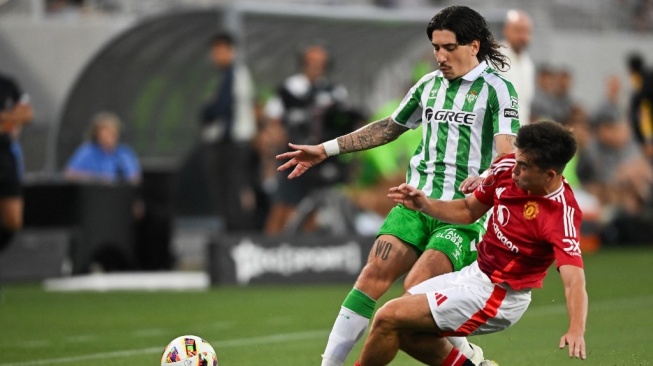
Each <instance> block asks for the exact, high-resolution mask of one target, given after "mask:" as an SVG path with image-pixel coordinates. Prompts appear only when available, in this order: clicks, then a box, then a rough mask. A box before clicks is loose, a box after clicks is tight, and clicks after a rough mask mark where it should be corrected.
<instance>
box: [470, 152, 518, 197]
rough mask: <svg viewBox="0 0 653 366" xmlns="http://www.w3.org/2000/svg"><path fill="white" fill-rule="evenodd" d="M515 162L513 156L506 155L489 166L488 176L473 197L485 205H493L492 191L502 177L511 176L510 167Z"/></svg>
mask: <svg viewBox="0 0 653 366" xmlns="http://www.w3.org/2000/svg"><path fill="white" fill-rule="evenodd" d="M514 162H515V154H508V155H506V156H504V157H502V158H501V159H499V160H497V161H495V162H494V163H492V165H491V166H490V174H489V175H488V176H487V177H485V179H483V182H481V184H479V186H478V187H477V188H476V190H475V191H474V196H476V198H477V199H478V200H479V201H481V203H484V204H486V205H489V206H492V205H493V204H494V191H495V189H496V188H497V182H498V181H499V180H500V178H503V175H505V174H509V175H512V166H513V165H514Z"/></svg>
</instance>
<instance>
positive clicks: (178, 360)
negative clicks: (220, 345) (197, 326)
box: [161, 335, 218, 366]
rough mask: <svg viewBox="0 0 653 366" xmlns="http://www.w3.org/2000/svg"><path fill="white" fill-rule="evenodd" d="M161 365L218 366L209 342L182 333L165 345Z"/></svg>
mask: <svg viewBox="0 0 653 366" xmlns="http://www.w3.org/2000/svg"><path fill="white" fill-rule="evenodd" d="M161 366H218V356H216V354H215V350H213V347H211V345H210V344H209V342H207V341H205V340H204V339H202V338H200V337H198V336H194V335H184V336H181V337H177V338H175V339H173V340H172V342H170V343H169V344H168V345H167V346H166V349H165V350H164V351H163V356H161Z"/></svg>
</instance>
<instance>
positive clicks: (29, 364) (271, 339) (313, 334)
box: [0, 330, 328, 366]
mask: <svg viewBox="0 0 653 366" xmlns="http://www.w3.org/2000/svg"><path fill="white" fill-rule="evenodd" d="M327 334H328V330H314V331H309V332H298V333H285V334H275V335H269V336H262V337H254V338H241V339H232V340H228V341H219V342H211V341H209V343H210V344H211V345H213V346H214V347H215V348H225V347H240V346H250V345H254V344H266V343H277V342H286V341H292V340H297V339H313V338H318V337H324V336H326V335H327ZM163 348H164V347H163V346H161V347H148V348H141V349H132V350H125V351H114V352H103V353H94V354H90V355H83V356H75V357H62V358H51V359H45V360H38V361H26V362H17V363H0V366H40V365H56V364H61V363H66V362H79V361H90V360H99V359H107V358H116V357H128V356H133V355H139V354H143V353H160V352H163Z"/></svg>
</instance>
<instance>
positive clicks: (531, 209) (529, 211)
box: [524, 201, 540, 220]
mask: <svg viewBox="0 0 653 366" xmlns="http://www.w3.org/2000/svg"><path fill="white" fill-rule="evenodd" d="M538 213H540V209H539V207H538V206H537V202H533V201H528V202H526V204H525V205H524V218H525V219H526V220H533V219H534V218H535V217H536V216H537V214H538Z"/></svg>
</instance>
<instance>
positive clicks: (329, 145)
mask: <svg viewBox="0 0 653 366" xmlns="http://www.w3.org/2000/svg"><path fill="white" fill-rule="evenodd" d="M322 146H324V151H326V154H327V156H334V155H338V154H340V146H338V139H333V140H329V141H327V142H324V143H322Z"/></svg>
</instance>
